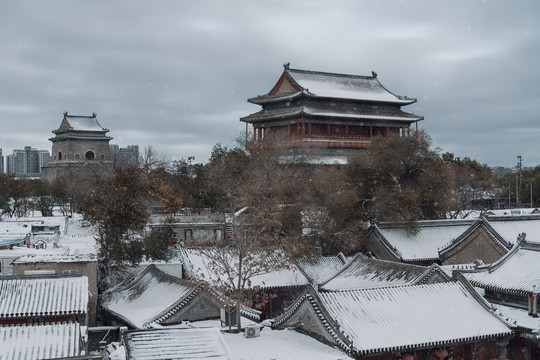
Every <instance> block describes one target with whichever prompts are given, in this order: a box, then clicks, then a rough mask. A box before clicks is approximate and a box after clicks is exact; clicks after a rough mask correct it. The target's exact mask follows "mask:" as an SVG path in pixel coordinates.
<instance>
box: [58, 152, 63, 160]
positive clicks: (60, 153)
mask: <svg viewBox="0 0 540 360" xmlns="http://www.w3.org/2000/svg"><path fill="white" fill-rule="evenodd" d="M61 160H62V152H61V151H59V152H58V161H61Z"/></svg>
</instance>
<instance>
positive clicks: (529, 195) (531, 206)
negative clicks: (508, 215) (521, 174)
mask: <svg viewBox="0 0 540 360" xmlns="http://www.w3.org/2000/svg"><path fill="white" fill-rule="evenodd" d="M529 185H531V192H530V195H529V197H530V198H531V209H532V179H531V182H530V183H529Z"/></svg>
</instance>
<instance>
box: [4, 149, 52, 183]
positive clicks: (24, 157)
mask: <svg viewBox="0 0 540 360" xmlns="http://www.w3.org/2000/svg"><path fill="white" fill-rule="evenodd" d="M0 155H1V153H0ZM50 159H51V155H50V153H49V151H47V150H38V149H34V148H32V147H30V146H25V147H24V149H22V150H17V149H16V150H13V154H12V155H8V156H7V157H6V170H7V171H6V172H7V173H8V174H11V175H13V176H14V177H16V178H21V177H40V176H41V168H42V167H45V166H47V165H48V163H49V161H50ZM2 163H3V161H2Z"/></svg>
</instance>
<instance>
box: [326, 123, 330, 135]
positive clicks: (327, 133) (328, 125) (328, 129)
mask: <svg viewBox="0 0 540 360" xmlns="http://www.w3.org/2000/svg"><path fill="white" fill-rule="evenodd" d="M326 137H328V138H330V124H326Z"/></svg>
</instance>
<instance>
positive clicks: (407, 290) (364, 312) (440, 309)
mask: <svg viewBox="0 0 540 360" xmlns="http://www.w3.org/2000/svg"><path fill="white" fill-rule="evenodd" d="M303 302H307V303H308V306H310V307H311V308H312V309H313V310H314V312H315V313H316V314H317V316H318V317H319V320H320V322H321V323H322V324H323V325H324V327H325V329H326V330H325V331H326V332H327V333H328V334H329V336H330V338H333V339H334V342H335V344H336V345H338V346H339V347H340V348H342V349H344V350H346V351H351V352H353V353H358V354H359V355H366V354H377V353H385V352H396V351H398V352H399V351H402V350H410V349H413V350H414V349H420V348H437V347H439V346H445V345H447V344H452V343H453V344H455V343H464V342H471V341H476V340H480V339H490V338H497V337H500V336H505V335H508V334H510V333H511V330H510V329H509V327H508V326H507V325H506V323H505V322H503V321H502V320H501V319H500V318H498V317H497V316H496V315H495V314H494V313H493V312H492V311H491V309H490V308H489V304H488V303H487V302H485V300H483V299H482V298H481V297H480V296H479V295H478V294H476V293H474V289H473V288H472V287H471V286H470V285H468V284H467V283H466V282H465V281H464V282H461V281H456V282H444V283H434V284H424V285H406V286H397V287H386V288H372V289H362V290H349V291H334V292H316V291H315V290H313V289H311V290H308V291H306V292H305V293H304V294H303V295H302V296H301V297H300V298H299V300H297V301H296V302H295V303H294V304H292V305H291V306H290V307H289V308H288V309H286V310H285V313H284V314H283V315H282V316H280V317H278V318H277V319H276V320H275V322H274V325H275V326H277V327H280V326H287V319H294V321H310V320H308V319H303V318H302V316H305V314H308V315H309V312H306V311H305V309H306V308H305V307H301V306H300V305H301V303H303ZM298 309H302V312H301V313H299V314H295V311H297V310H298ZM306 331H308V332H309V329H306Z"/></svg>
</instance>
